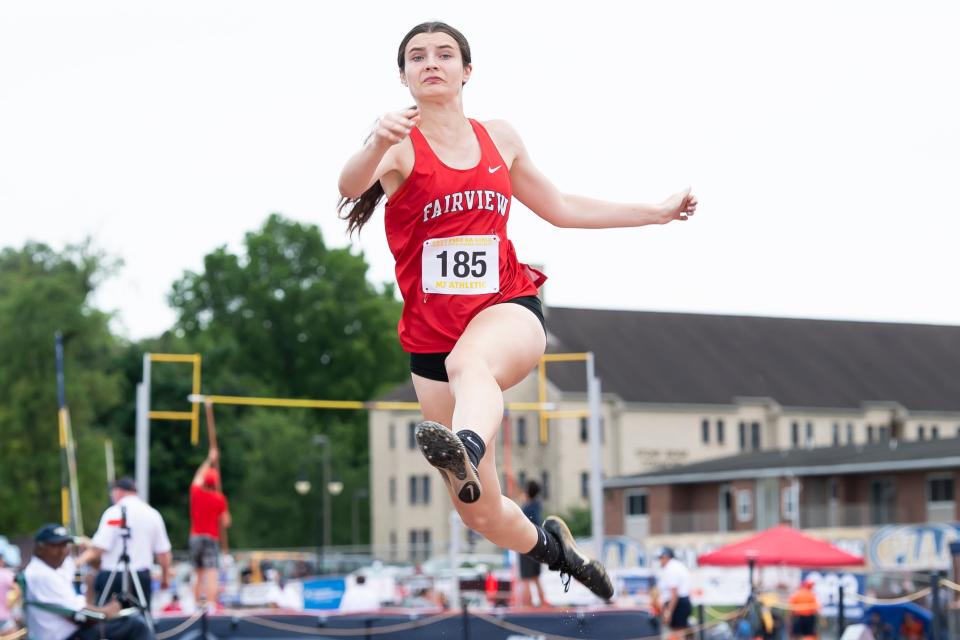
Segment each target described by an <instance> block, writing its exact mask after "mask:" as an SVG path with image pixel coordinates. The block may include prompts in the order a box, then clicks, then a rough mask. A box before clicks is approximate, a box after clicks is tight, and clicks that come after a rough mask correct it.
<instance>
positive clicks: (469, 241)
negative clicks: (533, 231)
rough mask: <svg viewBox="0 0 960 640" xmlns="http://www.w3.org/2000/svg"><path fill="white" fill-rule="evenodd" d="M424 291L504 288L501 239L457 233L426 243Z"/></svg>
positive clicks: (481, 291)
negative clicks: (501, 267) (456, 234)
mask: <svg viewBox="0 0 960 640" xmlns="http://www.w3.org/2000/svg"><path fill="white" fill-rule="evenodd" d="M421 278H422V280H421V281H422V283H423V292H424V293H440V294H445V295H454V296H464V295H467V296H469V295H479V294H484V293H498V292H499V291H500V238H499V237H498V236H496V235H490V236H455V237H453V238H431V239H430V240H427V241H426V242H424V243H423V263H422V272H421Z"/></svg>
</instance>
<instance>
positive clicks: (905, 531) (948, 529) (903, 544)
mask: <svg viewBox="0 0 960 640" xmlns="http://www.w3.org/2000/svg"><path fill="white" fill-rule="evenodd" d="M958 539H960V524H940V523H930V524H910V525H890V526H886V527H882V528H880V529H878V530H877V532H876V533H874V534H873V536H871V538H870V546H869V548H868V556H867V557H868V558H869V561H870V568H871V569H874V570H879V571H890V570H900V571H929V570H933V569H949V568H950V566H951V557H950V543H952V542H954V541H956V540H958Z"/></svg>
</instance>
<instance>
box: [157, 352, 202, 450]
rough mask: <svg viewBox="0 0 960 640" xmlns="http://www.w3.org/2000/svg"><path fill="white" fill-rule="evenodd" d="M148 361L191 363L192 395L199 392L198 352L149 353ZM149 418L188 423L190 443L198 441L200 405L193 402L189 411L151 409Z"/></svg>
mask: <svg viewBox="0 0 960 640" xmlns="http://www.w3.org/2000/svg"><path fill="white" fill-rule="evenodd" d="M148 356H149V358H150V362H179V363H182V364H191V365H193V395H198V394H199V393H200V354H199V353H150V354H148ZM148 416H149V418H150V419H151V420H174V421H183V422H189V423H190V444H192V445H197V444H198V443H199V442H200V405H199V404H196V403H194V405H193V407H192V408H191V410H190V411H151V412H150V413H149V414H148Z"/></svg>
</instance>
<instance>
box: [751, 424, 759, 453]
mask: <svg viewBox="0 0 960 640" xmlns="http://www.w3.org/2000/svg"><path fill="white" fill-rule="evenodd" d="M750 447H751V448H752V449H753V450H754V451H759V450H760V423H759V422H751V423H750Z"/></svg>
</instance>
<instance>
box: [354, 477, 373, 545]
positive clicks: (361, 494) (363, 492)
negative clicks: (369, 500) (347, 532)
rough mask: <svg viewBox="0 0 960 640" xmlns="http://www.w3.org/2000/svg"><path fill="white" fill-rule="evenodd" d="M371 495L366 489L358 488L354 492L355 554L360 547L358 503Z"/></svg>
mask: <svg viewBox="0 0 960 640" xmlns="http://www.w3.org/2000/svg"><path fill="white" fill-rule="evenodd" d="M369 495H370V491H369V490H368V489H367V488H366V487H358V488H357V489H354V490H353V513H352V515H353V531H352V533H353V547H354V552H356V550H357V549H356V548H357V547H358V546H360V512H359V510H358V509H357V503H358V502H360V498H365V497H367V496H369Z"/></svg>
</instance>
